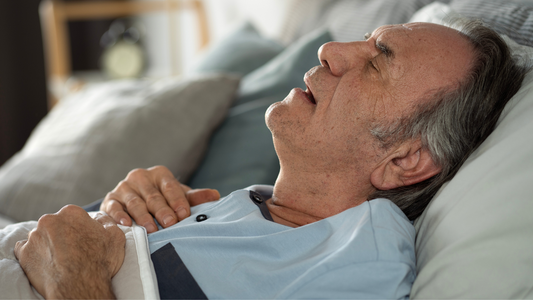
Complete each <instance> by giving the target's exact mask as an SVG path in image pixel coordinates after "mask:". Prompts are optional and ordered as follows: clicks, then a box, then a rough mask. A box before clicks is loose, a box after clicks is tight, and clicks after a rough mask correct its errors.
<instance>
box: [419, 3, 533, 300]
mask: <svg viewBox="0 0 533 300" xmlns="http://www.w3.org/2000/svg"><path fill="white" fill-rule="evenodd" d="M432 9H433V12H435V14H433V15H432V14H431V13H429V14H428V15H429V16H430V17H431V18H436V19H438V18H441V17H438V16H435V15H438V14H439V13H442V12H445V14H444V15H449V14H450V13H453V12H450V11H448V9H449V8H446V5H444V4H435V5H433V7H430V8H429V9H427V8H426V13H427V12H431V10H432ZM428 15H426V16H428ZM441 16H442V14H441ZM415 17H416V18H415V19H414V20H412V21H427V20H428V19H423V18H421V17H420V15H417V16H415ZM441 19H442V18H441ZM429 21H431V19H430V20H429ZM506 41H507V42H508V44H510V45H511V46H512V48H514V49H518V48H520V49H519V50H520V51H521V52H524V51H526V52H527V54H526V55H529V57H531V58H533V48H528V47H521V46H518V45H517V44H516V43H514V42H512V41H510V40H509V39H507V40H506ZM532 132H533V74H531V73H530V74H529V75H528V76H527V77H526V78H525V80H524V82H523V84H522V88H521V89H520V91H519V92H518V93H517V94H516V95H515V96H514V97H513V98H512V99H511V101H510V102H509V103H508V104H507V106H506V108H505V110H504V112H503V113H502V115H501V117H500V120H499V123H498V125H497V128H496V129H495V131H494V132H493V133H492V134H491V135H490V136H489V137H488V138H487V140H486V141H485V142H484V143H483V144H482V145H481V146H480V148H479V149H477V150H476V151H475V152H474V153H473V154H472V155H471V156H470V157H469V158H468V160H467V161H466V163H465V164H464V165H463V167H462V168H461V169H460V171H459V172H458V173H457V175H456V176H455V177H454V178H453V180H451V181H450V182H449V183H448V184H447V185H446V186H445V187H444V188H442V189H441V190H440V192H439V193H438V194H437V196H436V197H435V198H434V199H433V200H432V201H431V203H430V204H429V206H428V208H427V209H426V210H425V211H424V213H423V214H422V216H421V217H420V218H419V219H417V220H416V222H415V226H416V229H417V239H416V254H417V271H418V277H417V278H416V280H415V282H414V285H413V288H412V291H411V299H428V298H431V299H435V298H438V299H444V298H451V299H517V298H532V297H533V280H532V278H533V255H532V253H533V252H532V250H533V195H532V191H531V190H530V189H529V188H530V186H531V185H532V184H533V159H531V156H532V155H533V138H532V136H531V133H532Z"/></svg>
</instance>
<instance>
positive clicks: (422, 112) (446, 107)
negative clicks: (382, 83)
mask: <svg viewBox="0 0 533 300" xmlns="http://www.w3.org/2000/svg"><path fill="white" fill-rule="evenodd" d="M451 27H453V28H455V29H457V30H459V32H460V34H461V35H462V36H464V37H465V38H467V39H468V40H469V41H470V42H471V44H472V45H473V48H474V55H475V58H474V62H473V66H472V68H471V72H470V74H469V75H468V76H467V77H466V78H464V79H463V80H462V81H461V82H460V84H459V86H458V87H457V88H454V89H450V88H447V89H441V90H438V91H436V92H433V93H432V95H431V98H430V100H429V101H422V102H421V103H425V104H424V105H419V106H417V107H415V108H414V112H412V113H411V114H409V115H408V116H403V117H401V118H400V119H398V120H397V121H395V122H393V123H392V124H386V125H378V126H376V127H375V128H373V129H372V131H371V132H372V134H373V135H374V137H376V138H377V140H378V141H380V142H381V145H382V147H384V148H389V147H391V146H392V145H396V144H398V143H401V142H405V141H407V140H414V139H420V140H421V142H422V147H423V148H425V149H427V150H428V151H429V153H430V155H431V158H432V159H433V161H434V162H435V163H436V164H437V165H438V166H440V167H441V168H442V171H441V172H440V173H439V174H437V175H435V176H433V177H432V178H429V179H427V180H425V181H422V182H420V183H417V184H414V185H410V186H405V187H400V188H396V189H392V190H386V191H383V190H377V191H376V192H374V193H373V194H372V195H370V197H369V199H375V198H388V199H390V200H391V201H393V202H394V203H396V205H398V206H399V207H400V208H401V209H402V211H403V212H404V213H405V214H406V215H407V217H408V218H409V219H411V220H414V219H415V218H417V217H418V216H420V214H422V212H423V211H424V209H425V208H426V206H427V205H428V204H429V201H430V200H431V199H432V198H433V196H434V195H435V194H436V193H437V191H438V190H439V189H440V187H441V186H442V185H443V184H444V183H445V182H447V181H449V180H450V179H452V177H453V176H454V175H455V174H456V173H457V171H458V170H459V168H460V167H461V165H462V164H463V163H464V161H465V160H466V159H467V158H468V156H469V155H470V154H471V153H472V152H473V151H474V150H475V149H477V147H479V145H481V143H482V142H483V141H484V140H485V139H486V138H487V137H488V136H489V135H490V133H491V132H492V131H493V130H494V128H495V126H496V123H497V121H498V118H499V117H500V114H501V112H502V111H503V109H504V107H505V104H506V103H507V102H508V101H509V100H510V99H511V97H512V96H513V95H514V94H515V93H516V92H517V91H518V90H519V89H520V86H521V84H522V80H523V79H524V77H525V75H526V74H527V72H528V71H529V70H530V69H531V68H530V67H526V66H525V65H524V64H520V63H519V58H518V57H515V56H513V55H511V52H510V50H509V48H508V46H507V44H506V43H505V41H504V40H503V39H502V38H501V37H500V36H499V35H498V34H497V33H496V32H495V31H493V30H492V29H490V28H488V27H486V26H484V25H483V23H482V22H481V21H478V20H465V19H460V20H454V21H453V22H452V24H451ZM428 103H430V104H428Z"/></svg>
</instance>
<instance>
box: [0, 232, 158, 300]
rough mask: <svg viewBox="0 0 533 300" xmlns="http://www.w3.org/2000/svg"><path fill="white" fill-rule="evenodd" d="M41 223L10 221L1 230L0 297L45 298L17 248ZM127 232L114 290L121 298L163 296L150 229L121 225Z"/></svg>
mask: <svg viewBox="0 0 533 300" xmlns="http://www.w3.org/2000/svg"><path fill="white" fill-rule="evenodd" d="M36 225H37V222H35V221H29V222H23V223H16V224H12V225H8V226H7V227H5V228H4V229H2V230H0V291H1V295H0V298H2V299H43V298H42V296H41V295H40V294H39V293H37V292H36V291H35V290H34V289H33V288H32V286H31V285H30V283H29V281H28V279H27V278H26V276H25V274H24V271H23V270H22V268H21V267H20V265H19V263H18V261H17V259H16V258H15V254H14V253H13V249H14V247H15V244H16V243H17V241H19V240H22V239H25V238H26V237H27V235H28V232H29V231H30V230H32V229H33V228H34V227H35V226H36ZM119 227H120V229H122V231H124V234H125V235H126V256H125V258H124V263H123V265H122V267H121V268H120V270H119V272H118V273H117V275H115V277H114V278H113V291H114V292H115V295H116V296H117V298H118V299H159V291H158V289H157V279H156V276H155V273H154V269H153V265H152V260H151V259H150V251H149V249H148V241H147V238H146V231H145V230H144V228H143V227H140V226H136V225H134V226H133V227H125V226H120V225H119Z"/></svg>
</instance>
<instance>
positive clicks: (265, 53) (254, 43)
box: [194, 22, 283, 76]
mask: <svg viewBox="0 0 533 300" xmlns="http://www.w3.org/2000/svg"><path fill="white" fill-rule="evenodd" d="M281 51H283V46H281V45H280V44H279V43H277V42H276V41H273V40H270V39H266V38H264V37H262V36H261V35H260V34H259V32H258V31H257V29H256V28H255V27H254V26H253V25H252V24H251V23H250V22H245V23H244V24H242V25H241V26H239V27H238V28H237V29H236V30H235V31H234V32H232V33H231V34H230V35H228V36H227V37H226V38H224V39H223V40H221V41H220V42H219V43H217V44H215V45H214V46H213V47H211V48H210V49H209V50H208V51H207V53H206V54H205V56H204V57H203V59H202V60H201V62H200V63H199V65H198V66H197V67H196V68H195V69H194V72H196V73H206V72H224V73H235V74H237V75H240V76H244V75H246V74H248V73H250V72H251V71H253V70H255V69H257V68H259V67H260V66H262V65H264V64H265V63H267V62H268V61H270V60H271V59H272V58H273V57H275V56H276V55H278V54H279V53H280V52H281Z"/></svg>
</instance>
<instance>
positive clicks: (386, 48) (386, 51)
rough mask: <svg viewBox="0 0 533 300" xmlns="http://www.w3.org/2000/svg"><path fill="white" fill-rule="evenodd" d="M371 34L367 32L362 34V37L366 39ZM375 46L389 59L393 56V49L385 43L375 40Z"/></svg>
mask: <svg viewBox="0 0 533 300" xmlns="http://www.w3.org/2000/svg"><path fill="white" fill-rule="evenodd" d="M371 36H372V34H371V33H368V32H367V33H365V35H364V39H365V40H368V39H369V38H370V37H371ZM376 48H378V49H379V51H381V52H382V53H383V54H385V57H387V58H388V59H389V60H391V59H393V58H394V51H392V49H391V48H390V47H389V46H387V45H386V44H384V43H383V42H377V41H376Z"/></svg>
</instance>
